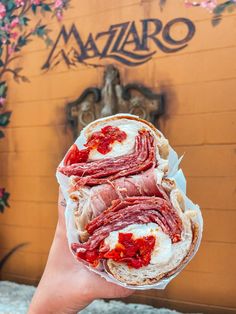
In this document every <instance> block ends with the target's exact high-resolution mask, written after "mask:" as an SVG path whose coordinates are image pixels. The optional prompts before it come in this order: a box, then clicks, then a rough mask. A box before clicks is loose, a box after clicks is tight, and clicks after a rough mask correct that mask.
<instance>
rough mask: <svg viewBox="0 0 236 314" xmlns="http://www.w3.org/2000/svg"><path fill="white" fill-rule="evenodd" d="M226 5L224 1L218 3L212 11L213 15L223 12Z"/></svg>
mask: <svg viewBox="0 0 236 314" xmlns="http://www.w3.org/2000/svg"><path fill="white" fill-rule="evenodd" d="M226 7H227V5H226V4H225V3H222V4H219V5H217V6H216V7H215V9H214V10H213V13H214V14H215V15H220V14H221V13H223V12H224V10H225V9H226Z"/></svg>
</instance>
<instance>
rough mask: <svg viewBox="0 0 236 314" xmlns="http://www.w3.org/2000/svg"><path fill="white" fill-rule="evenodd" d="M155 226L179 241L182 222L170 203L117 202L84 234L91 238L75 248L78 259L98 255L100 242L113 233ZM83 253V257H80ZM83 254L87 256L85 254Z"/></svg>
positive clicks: (156, 200)
mask: <svg viewBox="0 0 236 314" xmlns="http://www.w3.org/2000/svg"><path fill="white" fill-rule="evenodd" d="M150 222H153V223H156V224H157V225H158V226H159V227H160V228H161V229H162V231H163V232H164V233H166V234H167V235H168V236H169V237H170V238H171V240H172V243H176V242H178V241H180V239H181V232H182V222H181V219H180V218H179V216H178V215H177V212H176V211H175V209H174V208H173V207H172V205H171V204H170V202H168V201H167V200H165V199H163V198H160V197H130V198H126V199H125V200H123V201H121V200H117V201H114V202H113V205H112V206H111V207H110V208H108V209H107V210H106V211H104V212H103V213H102V214H100V215H99V216H98V217H97V218H95V219H94V220H93V221H91V222H90V223H89V224H88V225H87V226H86V230H87V232H88V233H89V235H90V237H89V239H88V241H87V242H85V243H83V244H74V246H73V249H74V250H76V252H77V256H78V257H80V258H81V257H83V258H84V259H85V260H87V255H88V256H89V260H90V257H91V254H93V255H96V253H97V258H99V257H100V255H99V254H98V252H99V249H100V245H101V243H102V241H103V240H104V239H105V238H106V237H108V236H109V234H110V233H111V232H112V231H117V230H120V229H123V228H125V227H127V226H129V225H132V224H148V223H150ZM80 252H82V254H80ZM84 252H86V253H85V254H84Z"/></svg>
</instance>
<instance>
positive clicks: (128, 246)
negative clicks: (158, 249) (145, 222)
mask: <svg viewBox="0 0 236 314" xmlns="http://www.w3.org/2000/svg"><path fill="white" fill-rule="evenodd" d="M155 241H156V239H155V237H154V236H147V237H142V238H138V239H133V234H132V233H119V242H118V243H117V244H116V246H115V248H114V249H112V250H109V251H106V252H101V251H103V250H104V243H102V244H101V245H100V250H93V251H85V252H78V253H77V257H79V258H81V259H83V260H86V261H87V262H89V263H90V264H92V265H93V266H94V267H95V266H97V264H98V262H99V259H102V258H106V259H113V260H114V261H116V262H120V263H125V264H127V265H128V266H130V267H133V268H140V267H142V266H147V265H148V264H149V263H150V260H151V253H152V251H153V249H154V246H155ZM72 249H73V247H72Z"/></svg>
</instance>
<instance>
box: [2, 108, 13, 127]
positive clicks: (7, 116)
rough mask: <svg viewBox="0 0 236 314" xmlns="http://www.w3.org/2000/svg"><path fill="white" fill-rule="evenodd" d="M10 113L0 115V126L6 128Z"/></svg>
mask: <svg viewBox="0 0 236 314" xmlns="http://www.w3.org/2000/svg"><path fill="white" fill-rule="evenodd" d="M10 117H11V111H6V112H4V113H1V114H0V126H1V127H6V126H7V125H8V123H9V122H10Z"/></svg>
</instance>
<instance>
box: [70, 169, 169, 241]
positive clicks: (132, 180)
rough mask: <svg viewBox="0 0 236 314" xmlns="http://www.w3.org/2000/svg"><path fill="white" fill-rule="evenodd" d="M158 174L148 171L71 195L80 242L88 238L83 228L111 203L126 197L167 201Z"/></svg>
mask: <svg viewBox="0 0 236 314" xmlns="http://www.w3.org/2000/svg"><path fill="white" fill-rule="evenodd" d="M158 176H160V173H157V172H156V171H155V170H153V169H149V170H147V171H145V172H143V173H141V174H138V175H134V176H130V177H123V178H119V179H116V180H114V181H112V182H110V183H106V184H101V185H97V186H94V187H91V188H82V189H81V190H80V191H79V192H78V191H76V192H74V193H71V198H72V199H74V200H75V201H77V202H78V208H77V211H76V214H75V219H76V224H77V227H78V231H79V236H80V239H81V240H82V241H85V240H86V239H87V237H88V234H87V232H84V231H85V226H86V225H87V224H88V223H89V222H90V221H91V220H92V219H94V218H96V217H97V216H98V215H100V214H101V213H102V212H103V211H104V210H105V209H107V208H108V207H110V206H111V203H112V201H114V200H117V199H121V200H122V199H125V198H126V197H128V196H157V197H161V198H164V199H166V200H168V195H167V194H166V192H165V190H164V188H163V187H162V186H161V184H159V183H158V181H161V178H158Z"/></svg>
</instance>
